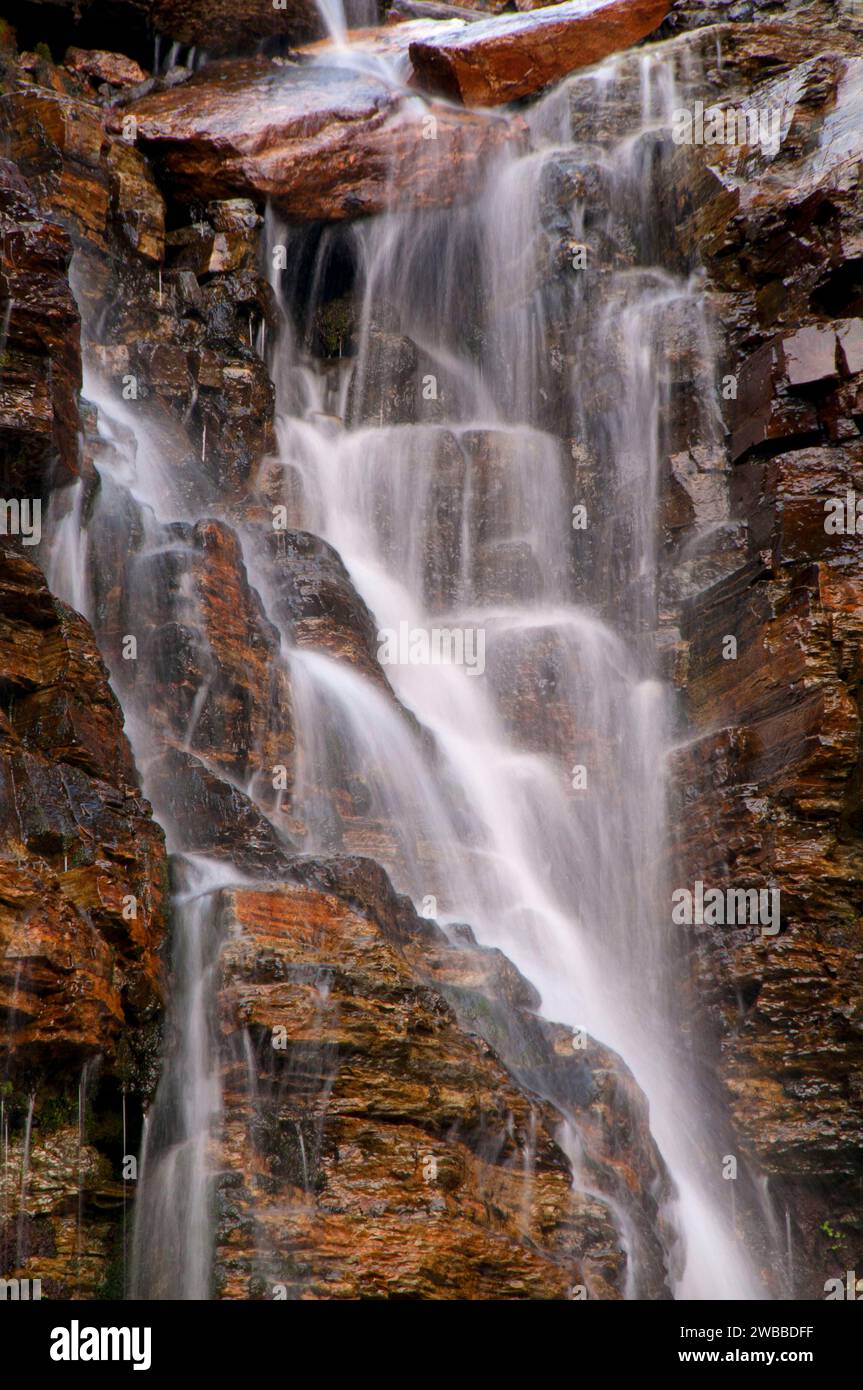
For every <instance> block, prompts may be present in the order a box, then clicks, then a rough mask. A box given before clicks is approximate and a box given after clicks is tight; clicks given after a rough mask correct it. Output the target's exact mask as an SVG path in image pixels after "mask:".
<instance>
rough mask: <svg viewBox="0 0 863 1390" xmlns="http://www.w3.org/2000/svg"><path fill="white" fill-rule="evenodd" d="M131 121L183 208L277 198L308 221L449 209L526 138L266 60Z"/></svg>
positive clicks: (360, 80) (173, 95) (152, 100)
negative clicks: (510, 146)
mask: <svg viewBox="0 0 863 1390" xmlns="http://www.w3.org/2000/svg"><path fill="white" fill-rule="evenodd" d="M129 114H131V115H132V116H134V118H135V120H136V121H137V131H138V138H139V139H140V141H141V143H142V145H143V147H144V148H145V149H146V150H148V152H150V153H151V154H152V156H153V157H154V158H155V159H156V160H157V161H158V162H159V165H160V167H161V168H162V170H163V173H164V176H165V177H166V178H167V180H168V181H169V182H170V184H171V186H172V187H173V189H174V192H175V194H176V196H178V197H180V198H183V199H195V200H201V199H205V200H206V199H208V198H231V197H233V196H236V195H242V196H247V197H253V198H257V199H262V198H271V199H272V200H273V202H274V203H275V204H276V205H277V206H278V207H279V208H280V209H281V210H282V211H283V212H284V213H286V214H287V215H288V216H290V217H292V218H297V219H300V220H304V221H315V220H336V221H338V220H341V219H343V218H348V217H358V216H361V215H368V214H370V213H374V212H380V211H382V210H383V209H384V208H386V207H388V206H400V207H401V206H406V205H409V206H419V207H440V206H447V205H448V204H450V203H452V202H453V201H455V200H456V199H457V198H458V197H459V196H463V195H464V194H465V193H466V192H467V191H469V189H470V187H471V185H472V183H473V181H474V180H475V178H476V176H477V172H478V170H479V168H480V167H481V166H482V165H483V163H484V162H485V160H486V159H487V158H488V157H489V156H490V155H492V154H493V153H494V152H495V151H497V150H499V149H500V148H501V147H502V146H503V145H504V144H506V143H507V142H509V141H510V140H512V139H518V138H520V130H519V128H518V127H517V126H516V127H515V128H513V127H511V126H510V125H508V124H505V123H503V122H500V121H494V120H489V119H486V118H485V117H483V116H480V115H474V114H469V113H463V114H462V113H460V112H457V111H453V110H451V109H449V108H447V107H444V106H429V107H426V106H424V105H421V104H420V103H419V101H418V100H417V99H413V98H406V97H403V96H401V95H399V94H397V93H396V92H394V91H392V90H391V89H390V88H388V87H386V86H384V85H383V84H382V83H381V82H379V81H377V80H376V79H375V78H372V77H368V76H360V75H358V74H356V73H352V72H350V71H348V70H346V69H343V68H323V67H317V68H314V69H311V68H308V67H302V66H296V65H292V64H289V63H285V62H275V61H273V62H269V61H266V60H263V59H261V60H240V61H237V62H226V63H219V64H213V65H211V66H209V67H208V68H207V69H206V70H205V71H203V72H201V73H200V74H198V75H196V76H195V77H194V78H193V79H192V81H191V82H189V83H186V84H185V85H184V86H183V87H182V88H180V89H177V90H175V91H171V92H160V93H157V94H154V95H152V96H149V97H145V98H144V100H143V101H141V102H138V103H136V104H134V105H133V106H132V107H131V108H129ZM115 124H118V118H115ZM118 128H119V125H118Z"/></svg>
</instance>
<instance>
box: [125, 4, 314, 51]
mask: <svg viewBox="0 0 863 1390" xmlns="http://www.w3.org/2000/svg"><path fill="white" fill-rule="evenodd" d="M135 2H136V3H137V5H138V6H139V7H140V8H141V9H143V10H144V11H145V13H146V15H147V18H148V19H149V21H150V23H151V24H152V25H153V27H154V28H155V29H157V30H158V31H159V32H160V33H162V34H167V35H168V36H169V37H170V38H172V39H175V40H176V41H177V42H179V43H182V44H191V45H195V46H196V47H200V48H203V49H205V50H206V51H207V52H208V53H212V54H223V53H231V54H236V53H249V52H254V51H255V50H256V49H257V48H258V46H259V45H260V43H261V41H262V40H264V39H289V40H291V41H293V42H298V41H301V40H302V39H304V38H309V37H311V35H313V34H315V33H319V32H320V29H321V20H320V15H319V12H318V10H317V7H316V6H315V4H314V0H280V3H279V5H278V6H275V5H274V4H273V0H215V3H214V4H213V5H211V6H209V7H208V8H207V11H206V14H205V13H203V12H199V11H198V10H197V9H196V8H195V6H194V5H189V4H188V3H186V0H135Z"/></svg>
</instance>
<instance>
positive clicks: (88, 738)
mask: <svg viewBox="0 0 863 1390" xmlns="http://www.w3.org/2000/svg"><path fill="white" fill-rule="evenodd" d="M0 563H2V589H3V619H2V623H0V679H2V689H3V713H2V758H0V769H2V771H0V778H2V793H0V814H2V838H3V841H4V844H5V853H4V859H5V864H4V867H3V869H2V876H3V877H4V888H3V892H2V898H3V909H2V919H3V925H2V928H0V934H2V947H3V949H2V950H0V972H2V986H0V989H2V995H3V1005H4V1007H5V1009H6V1011H7V1025H8V1027H9V1038H8V1046H9V1047H10V1049H11V1053H12V1056H13V1058H14V1061H15V1065H16V1066H18V1065H20V1064H21V1063H22V1061H23V1060H24V1059H25V1058H27V1057H29V1056H32V1055H37V1056H44V1055H46V1046H47V1045H50V1048H51V1050H52V1055H53V1056H55V1057H56V1056H57V1052H58V1050H59V1052H60V1053H63V1052H65V1053H66V1055H68V1054H69V1052H72V1053H73V1054H74V1053H77V1055H78V1057H79V1058H80V1059H82V1060H83V1059H84V1058H85V1057H86V1056H87V1055H92V1054H94V1053H96V1052H101V1053H103V1054H106V1055H111V1054H112V1053H113V1052H114V1050H115V1048H116V1046H117V1043H118V1040H119V1038H120V1037H121V1034H122V1029H123V1027H124V1026H125V1025H129V1026H131V1025H132V1024H133V1023H134V1022H135V1021H136V1020H137V1021H141V1019H143V1018H146V1017H147V1016H149V1015H151V1014H152V1013H153V1011H154V1010H156V1009H157V1007H158V1003H159V999H160V992H161V980H160V967H159V958H158V948H159V945H160V942H161V938H162V934H163V931H164V911H165V882H164V879H165V860H164V849H163V844H162V835H161V832H160V830H159V829H158V827H157V826H156V825H155V824H154V823H153V821H152V819H151V817H150V808H149V806H148V805H147V803H146V802H145V801H144V800H143V798H142V797H141V794H140V792H139V790H138V787H137V776H136V773H135V769H134V765H133V763H132V757H131V752H130V750H129V746H128V744H127V742H126V738H125V735H124V734H123V721H122V715H121V713H120V709H119V706H118V704H117V702H116V700H115V698H114V696H113V694H112V693H111V691H110V688H109V686H108V682H107V673H106V671H105V668H104V666H103V664H102V662H101V659H100V657H99V654H98V651H97V649H96V646H95V642H94V640H93V636H92V633H91V631H90V629H89V627H88V625H87V624H86V623H85V622H84V620H83V618H80V617H79V616H78V615H77V614H75V613H73V612H72V611H71V610H70V609H68V608H66V607H65V605H63V604H61V603H60V602H59V601H58V600H57V599H54V598H52V596H51V595H50V593H49V592H48V589H47V587H46V585H45V581H44V579H43V577H42V574H41V572H40V570H39V569H38V567H37V566H36V565H35V563H34V562H33V561H32V560H30V559H29V558H25V557H24V556H23V555H22V554H21V553H20V552H16V551H15V550H14V549H12V548H11V547H10V546H9V545H8V543H7V544H6V545H4V547H3V549H2V554H0ZM73 982H75V983H74V984H73Z"/></svg>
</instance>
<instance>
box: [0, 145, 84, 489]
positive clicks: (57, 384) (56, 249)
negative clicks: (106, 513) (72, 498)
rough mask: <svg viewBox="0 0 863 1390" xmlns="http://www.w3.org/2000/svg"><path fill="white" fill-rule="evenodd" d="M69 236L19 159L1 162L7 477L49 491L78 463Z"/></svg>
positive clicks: (0, 429)
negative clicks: (40, 204) (40, 202)
mask: <svg viewBox="0 0 863 1390" xmlns="http://www.w3.org/2000/svg"><path fill="white" fill-rule="evenodd" d="M70 257H71V245H70V242H69V237H68V234H67V233H66V231H65V230H64V228H63V227H61V226H60V225H59V224H58V223H56V222H53V221H50V220H48V219H46V218H44V217H43V216H42V215H41V214H40V212H39V211H38V208H37V204H36V200H35V198H34V196H33V193H32V190H31V189H30V187H29V186H28V184H27V182H26V180H25V179H24V178H22V176H21V174H20V173H19V171H18V170H17V168H16V167H15V165H14V164H12V163H11V162H10V161H8V160H4V161H3V162H2V165H0V300H2V304H3V326H4V332H3V380H2V385H0V449H2V452H3V458H4V484H5V486H6V487H7V488H10V489H12V490H13V491H14V493H15V495H16V496H19V497H34V496H37V495H38V496H39V497H40V498H41V497H42V495H43V493H47V492H48V491H49V490H50V487H51V484H52V481H53V480H55V479H56V480H57V481H61V480H62V479H64V478H66V479H68V478H69V477H74V476H75V475H76V474H77V471H78V407H77V395H78V390H79V387H80V384H81V354H80V349H79V345H78V310H77V308H76V306H75V301H74V299H73V298H72V293H71V291H70V289H69V284H68V280H67V278H66V271H67V268H68V264H69V260H70Z"/></svg>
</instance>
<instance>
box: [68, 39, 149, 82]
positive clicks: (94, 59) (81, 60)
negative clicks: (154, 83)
mask: <svg viewBox="0 0 863 1390" xmlns="http://www.w3.org/2000/svg"><path fill="white" fill-rule="evenodd" d="M63 62H64V64H65V66H66V67H68V68H72V69H73V71H75V72H80V73H83V75H84V76H85V77H91V78H93V80H94V81H96V82H107V83H108V84H109V85H110V86H112V87H136V86H137V85H138V83H139V82H146V80H147V74H146V73H145V72H144V69H143V68H142V67H140V66H139V64H138V63H136V62H135V61H134V59H132V58H125V57H124V56H123V54H122V53H105V52H103V51H102V50H100V49H87V48H69V49H67V51H66V57H65V58H64V59H63Z"/></svg>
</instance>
